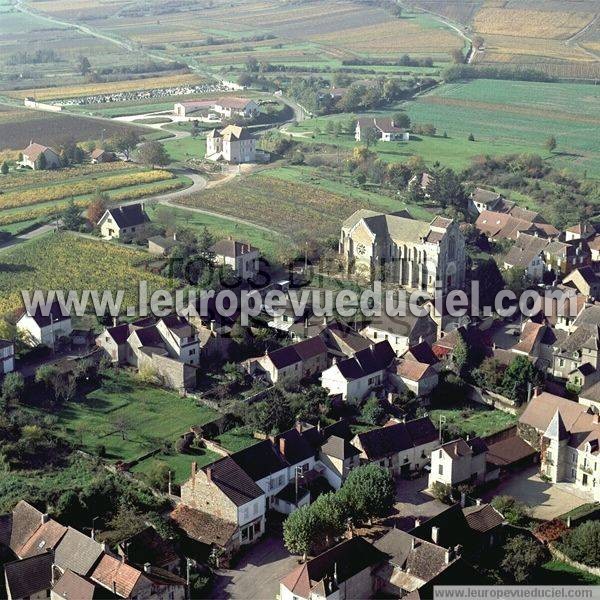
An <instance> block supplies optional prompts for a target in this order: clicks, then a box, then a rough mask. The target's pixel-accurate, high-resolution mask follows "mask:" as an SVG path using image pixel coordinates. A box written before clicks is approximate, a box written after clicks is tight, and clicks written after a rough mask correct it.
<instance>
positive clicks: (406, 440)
mask: <svg viewBox="0 0 600 600" xmlns="http://www.w3.org/2000/svg"><path fill="white" fill-rule="evenodd" d="M352 445H353V446H355V447H356V448H358V450H359V451H360V457H361V460H362V461H363V462H366V463H374V464H376V465H378V466H380V467H384V468H386V469H388V470H389V471H390V473H391V474H392V475H395V476H403V477H407V476H408V475H409V474H410V473H412V472H416V471H420V470H421V469H422V468H423V467H424V466H425V465H426V464H427V463H428V462H429V460H430V456H431V453H432V452H433V451H434V450H435V449H436V448H438V447H439V445H440V443H439V435H438V431H437V429H436V428H435V426H434V424H433V423H432V422H431V419H429V417H421V418H420V419H414V420H412V421H406V422H395V421H393V420H392V421H389V422H388V423H387V424H386V425H385V426H384V427H378V428H377V429H371V430H370V431H366V432H364V433H359V434H358V435H356V436H355V438H354V439H353V440H352Z"/></svg>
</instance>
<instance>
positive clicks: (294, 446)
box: [274, 427, 315, 465]
mask: <svg viewBox="0 0 600 600" xmlns="http://www.w3.org/2000/svg"><path fill="white" fill-rule="evenodd" d="M274 443H275V445H276V446H277V448H278V449H279V451H280V453H281V454H282V455H283V458H284V459H285V460H286V462H287V463H288V464H289V465H297V464H298V463H301V462H302V461H305V460H308V459H309V458H311V457H313V456H314V455H315V450H314V448H313V447H312V446H311V445H310V443H309V442H308V440H307V439H306V437H305V436H304V435H302V433H300V432H299V431H298V429H296V428H295V427H294V428H292V429H289V430H288V431H284V432H283V433H281V434H279V435H277V436H276V437H275V439H274Z"/></svg>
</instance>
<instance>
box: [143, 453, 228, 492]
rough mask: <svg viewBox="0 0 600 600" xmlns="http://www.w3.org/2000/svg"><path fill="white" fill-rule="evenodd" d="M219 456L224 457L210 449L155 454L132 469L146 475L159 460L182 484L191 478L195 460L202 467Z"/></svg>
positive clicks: (174, 478)
mask: <svg viewBox="0 0 600 600" xmlns="http://www.w3.org/2000/svg"><path fill="white" fill-rule="evenodd" d="M219 458H222V457H221V455H220V454H217V453H216V452H211V451H210V450H198V451H195V452H190V453H188V454H155V455H154V456H152V457H150V458H147V459H146V460H143V461H142V462H140V463H138V464H137V465H135V467H133V468H132V469H131V471H132V472H133V473H136V474H138V475H144V474H145V473H147V472H148V471H149V470H150V469H151V468H152V466H153V464H154V463H156V462H157V461H160V462H164V463H167V464H168V465H169V468H170V469H171V478H172V479H171V480H172V482H173V483H176V484H179V485H181V484H182V483H183V482H184V481H186V480H187V479H189V477H190V473H191V471H192V463H193V462H195V463H196V464H197V466H198V468H199V469H200V468H202V467H204V466H206V465H208V464H210V463H212V462H214V461H215V460H219Z"/></svg>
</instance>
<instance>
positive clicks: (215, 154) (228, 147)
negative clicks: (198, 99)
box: [204, 125, 257, 164]
mask: <svg viewBox="0 0 600 600" xmlns="http://www.w3.org/2000/svg"><path fill="white" fill-rule="evenodd" d="M256 156H257V152H256V138H255V137H254V136H253V135H252V134H251V133H250V132H249V131H248V129H247V128H246V127H238V126H237V125H228V126H227V127H225V128H224V129H221V130H218V129H213V130H212V131H210V132H209V133H208V135H207V136H206V154H205V155H204V157H205V158H206V159H207V160H212V161H220V160H223V161H225V162H228V163H233V164H240V163H253V162H256V159H257V158H256Z"/></svg>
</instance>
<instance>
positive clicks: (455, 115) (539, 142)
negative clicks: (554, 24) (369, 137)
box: [290, 79, 600, 177]
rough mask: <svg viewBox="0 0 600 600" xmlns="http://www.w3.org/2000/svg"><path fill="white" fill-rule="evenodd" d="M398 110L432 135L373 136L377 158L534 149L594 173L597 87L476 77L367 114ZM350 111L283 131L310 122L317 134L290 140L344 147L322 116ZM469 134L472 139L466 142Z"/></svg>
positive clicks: (598, 157) (452, 163) (462, 157)
mask: <svg viewBox="0 0 600 600" xmlns="http://www.w3.org/2000/svg"><path fill="white" fill-rule="evenodd" d="M400 108H401V109H403V110H406V111H407V112H408V114H409V116H410V118H411V120H412V122H413V123H432V124H433V125H434V126H435V127H436V128H437V131H438V135H436V136H435V137H428V136H412V139H411V141H410V142H408V143H402V142H385V143H384V142H380V143H378V144H377V145H376V146H374V147H373V148H372V149H373V150H375V151H376V152H377V154H378V155H379V156H380V157H381V158H382V159H383V160H385V161H388V162H396V161H400V162H401V161H403V160H406V159H407V158H408V157H410V156H412V155H420V156H422V157H423V158H424V159H425V160H426V161H427V162H428V163H429V164H431V163H433V162H435V161H439V162H441V163H442V164H443V165H446V166H449V167H452V168H454V169H462V168H464V167H466V166H467V165H468V164H469V163H470V161H471V159H472V158H473V157H475V156H478V155H482V154H490V155H501V154H512V153H536V154H540V155H541V156H543V157H544V158H545V159H547V160H548V162H549V163H550V164H551V165H552V166H554V167H555V168H557V169H562V168H567V169H571V170H573V171H578V172H583V171H584V170H587V172H588V174H589V175H591V176H594V177H600V153H599V152H598V139H597V138H598V133H597V132H598V127H599V126H600V116H599V115H600V87H598V86H593V85H586V84H573V83H565V84H563V83H536V82H524V81H497V80H486V79H480V80H474V81H470V82H467V83H452V84H444V85H441V86H439V87H437V88H435V89H434V90H432V91H431V92H429V93H426V94H424V95H422V96H419V97H417V98H416V99H415V100H412V101H408V102H404V103H397V104H395V105H393V106H390V107H388V108H387V109H385V110H378V111H371V112H369V113H368V114H373V115H377V114H385V115H391V114H393V113H394V112H395V111H397V110H398V109H400ZM350 117H351V115H349V114H341V115H332V116H328V117H319V118H316V119H309V120H307V121H303V122H302V123H299V124H298V125H296V126H295V127H292V128H290V131H292V132H305V133H308V132H310V133H312V132H313V131H314V128H315V126H317V127H318V128H319V129H320V130H321V133H320V135H316V136H315V137H314V138H313V137H304V138H299V137H297V138H296V139H297V140H298V141H303V142H304V143H314V142H319V143H327V144H333V145H338V146H341V147H343V148H352V147H353V146H354V145H355V144H356V143H355V141H354V137H353V136H352V135H350V134H344V135H340V136H338V137H333V136H332V135H330V134H327V133H326V132H325V127H326V125H327V121H334V122H335V121H342V122H347V121H348V119H349V118H350ZM444 132H446V133H447V136H448V137H447V138H446V137H443V133H444ZM471 133H472V134H473V135H474V137H475V141H474V142H471V141H469V140H468V136H469V134H471ZM550 135H554V136H555V137H556V139H557V141H558V147H557V149H556V151H555V152H554V153H553V154H550V153H549V152H548V151H547V150H546V149H545V148H544V142H545V140H546V139H547V138H548V136H550Z"/></svg>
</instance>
